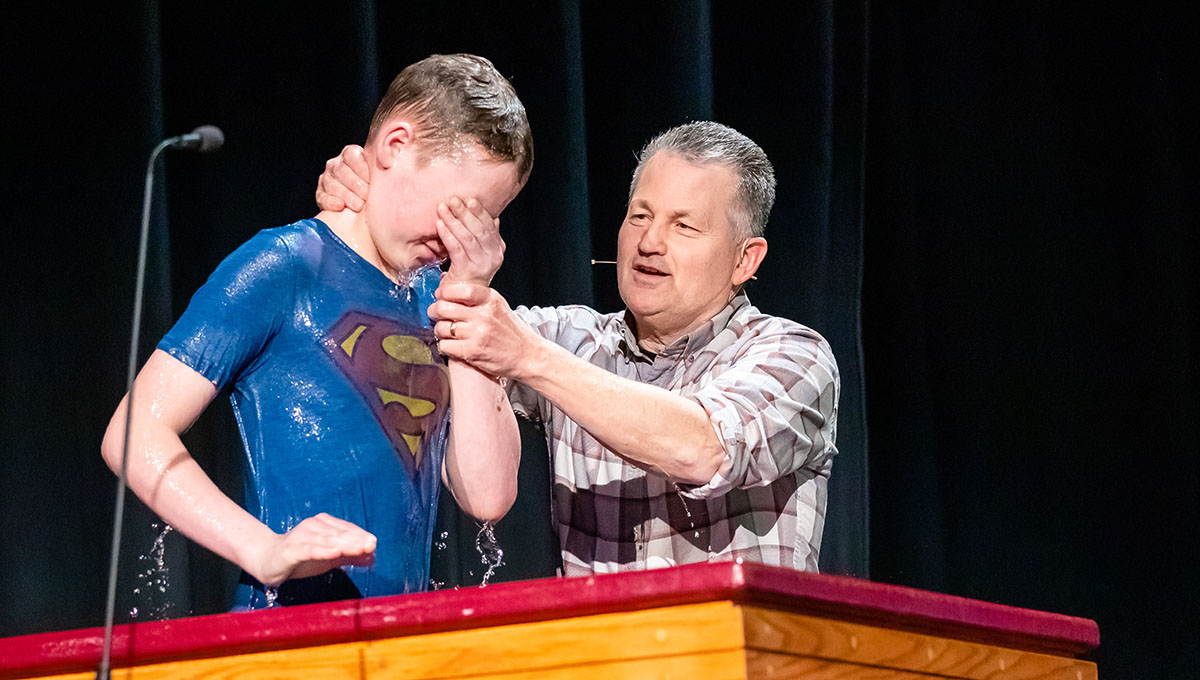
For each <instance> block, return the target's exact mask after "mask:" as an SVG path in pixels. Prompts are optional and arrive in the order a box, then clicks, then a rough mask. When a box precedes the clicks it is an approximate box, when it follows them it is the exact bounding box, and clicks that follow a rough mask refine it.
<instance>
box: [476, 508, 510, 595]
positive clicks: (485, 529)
mask: <svg viewBox="0 0 1200 680" xmlns="http://www.w3.org/2000/svg"><path fill="white" fill-rule="evenodd" d="M495 529H496V528H495V526H493V525H492V523H491V522H484V523H483V526H481V527H480V528H479V533H477V534H475V549H476V550H478V551H479V557H480V561H481V562H483V563H484V564H485V565H487V572H486V573H484V575H483V582H482V583H480V584H479V587H480V588H483V587H485V586H487V584H488V580H489V579H491V578H492V574H493V573H495V571H496V568H497V567H499V566H500V565H502V564H504V550H503V549H502V548H501V547H500V544H499V543H497V542H496V531H495Z"/></svg>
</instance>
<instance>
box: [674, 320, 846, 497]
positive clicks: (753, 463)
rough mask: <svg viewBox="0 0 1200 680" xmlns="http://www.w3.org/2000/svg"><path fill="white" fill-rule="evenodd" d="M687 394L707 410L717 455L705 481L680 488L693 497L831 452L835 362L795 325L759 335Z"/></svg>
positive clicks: (752, 482) (759, 480)
mask: <svg viewBox="0 0 1200 680" xmlns="http://www.w3.org/2000/svg"><path fill="white" fill-rule="evenodd" d="M720 363H721V362H717V364H718V365H715V366H714V367H713V370H712V373H713V377H712V379H711V380H709V381H707V382H702V383H701V385H700V387H699V389H697V390H696V391H694V392H692V393H690V394H687V395H685V396H687V397H688V398H690V399H692V400H694V401H695V402H696V403H698V404H699V405H700V406H701V407H702V408H703V409H704V411H705V412H706V413H707V414H708V418H709V422H710V423H711V424H712V427H713V430H714V431H715V432H716V435H717V438H718V439H719V440H720V442H721V445H722V446H723V447H724V449H725V458H724V460H723V461H722V462H721V466H720V468H719V469H718V471H717V473H716V474H715V475H714V476H713V478H712V479H711V480H709V482H708V483H707V484H703V485H687V486H685V485H680V486H681V488H682V490H683V491H684V492H685V493H686V494H687V495H688V496H692V497H695V498H709V497H714V496H719V495H722V494H724V493H726V492H728V491H730V490H732V489H738V488H750V487H756V486H765V485H767V484H770V483H772V482H774V481H775V480H777V479H780V478H781V477H784V476H785V475H789V474H791V473H793V472H795V471H796V470H798V469H801V468H806V467H807V468H814V469H819V468H821V467H822V466H824V465H826V464H827V463H828V462H829V461H830V459H831V458H832V456H833V455H834V454H836V453H837V448H836V446H835V444H834V442H835V439H836V434H837V405H838V397H839V392H840V383H839V378H838V371H837V363H836V362H835V361H834V358H833V352H832V350H831V349H830V347H829V344H828V343H827V342H826V341H825V340H824V339H823V338H821V337H820V336H819V335H817V334H816V333H814V332H812V331H809V330H808V329H806V328H803V327H800V326H797V327H794V328H789V327H785V328H782V329H778V330H777V331H776V332H771V333H764V334H763V335H761V336H759V337H756V338H754V340H753V342H751V343H748V345H747V347H746V349H745V350H744V351H742V352H741V354H739V355H738V356H737V357H736V359H734V360H733V361H732V362H730V363H728V364H726V365H724V366H720V365H719V364H720Z"/></svg>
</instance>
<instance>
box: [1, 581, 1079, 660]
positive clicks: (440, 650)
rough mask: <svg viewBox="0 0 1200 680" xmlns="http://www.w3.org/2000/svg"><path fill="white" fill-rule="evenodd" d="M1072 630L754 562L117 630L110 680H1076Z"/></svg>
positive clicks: (1059, 621)
mask: <svg viewBox="0 0 1200 680" xmlns="http://www.w3.org/2000/svg"><path fill="white" fill-rule="evenodd" d="M102 642H103V629H102V628H90V629H83V630H72V631H61V632H53V633H39V634H35V635H25V636H20V637H11V638H5V639H0V677H2V678H64V679H65V678H70V679H71V680H85V679H90V678H92V677H93V676H94V674H95V669H96V667H97V665H98V662H99V659H100V653H101V646H102ZM1098 644H1099V631H1098V628H1097V626H1096V624H1095V622H1093V621H1091V620H1088V619H1081V618H1075V617H1071V616H1063V615H1060V614H1053V613H1047V612H1040V611H1032V610H1028V609H1019V608H1016V607H1009V606H1005V605H999V604H992V603H987V602H980V601H976V600H970V599H965V598H961V597H953V596H948V595H940V594H937V593H932V592H927V591H922V590H916V589H912V588H903V587H898V586H889V585H883V584H879V583H873V582H870V581H865V580H862V579H855V578H848V577H839V576H829V575H821V574H806V573H801V572H796V571H792V570H788V569H782V568H778V567H767V566H763V565H759V564H733V563H714V564H696V565H688V566H683V567H673V568H669V569H659V570H653V571H643V572H634V573H627V574H614V575H609V576H597V577H591V578H569V579H542V580H535V581H519V582H512V583H499V584H493V585H490V586H487V587H485V588H470V589H459V590H440V591H434V592H428V593H421V594H417V595H405V596H396V597H383V598H374V599H368V600H356V601H347V602H336V603H328V604H318V605H307V606H302V607H289V608H282V607H281V608H274V609H268V610H264V611H258V612H250V613H236V614H217V615H212V616H197V617H190V618H183V619H175V620H168V621H154V622H146V623H136V624H131V625H126V626H117V627H116V628H115V629H114V633H113V654H112V659H113V668H114V670H113V673H112V676H113V678H118V679H120V680H127V679H128V680H150V679H155V680H157V679H160V678H161V679H166V678H172V679H174V678H239V679H246V680H255V679H259V678H312V679H323V678H370V679H372V680H375V679H382V678H397V679H398V678H495V679H501V678H503V679H505V680H513V679H516V678H539V679H540V678H572V679H590V678H596V679H598V680H599V679H603V680H612V679H617V678H620V679H624V678H714V679H723V678H731V679H732V678H817V679H834V678H838V679H872V680H875V679H880V680H882V679H885V678H887V679H893V678H894V679H897V680H899V679H903V680H917V679H919V678H930V679H932V678H937V679H939V680H944V679H945V678H971V679H979V680H983V679H988V680H994V679H1001V678H1005V679H1013V680H1034V679H1038V680H1044V679H1052V678H1053V679H1059V678H1061V679H1062V680H1088V679H1094V678H1096V677H1097V672H1096V665H1095V664H1094V663H1092V662H1090V661H1088V660H1087V659H1086V655H1087V654H1088V653H1089V652H1091V651H1092V650H1093V649H1095V648H1096V646H1097V645H1098Z"/></svg>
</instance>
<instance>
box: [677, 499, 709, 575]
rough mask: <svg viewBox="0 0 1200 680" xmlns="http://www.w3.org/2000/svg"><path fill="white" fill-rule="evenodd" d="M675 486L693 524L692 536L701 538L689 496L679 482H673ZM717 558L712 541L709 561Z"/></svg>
mask: <svg viewBox="0 0 1200 680" xmlns="http://www.w3.org/2000/svg"><path fill="white" fill-rule="evenodd" d="M672 485H673V486H674V487H675V493H676V494H677V495H678V496H679V502H680V503H683V511H684V512H686V513H687V518H688V524H689V525H691V530H692V536H693V537H695V538H700V531H699V530H698V529H697V528H696V520H695V519H693V518H692V510H691V508H689V507H688V504H687V497H686V496H684V495H683V489H681V488H679V484H677V483H674V482H672ZM715 559H717V554H716V553H715V552H713V549H712V543H711V541H710V542H709V544H708V561H709V562H712V561H713V560H715Z"/></svg>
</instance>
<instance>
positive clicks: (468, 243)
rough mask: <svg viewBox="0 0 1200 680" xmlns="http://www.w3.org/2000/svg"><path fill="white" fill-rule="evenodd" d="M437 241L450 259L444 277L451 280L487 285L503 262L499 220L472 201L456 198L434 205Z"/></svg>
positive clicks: (471, 199)
mask: <svg viewBox="0 0 1200 680" xmlns="http://www.w3.org/2000/svg"><path fill="white" fill-rule="evenodd" d="M437 230H438V238H440V239H441V241H442V245H443V246H445V248H446V252H447V254H448V255H449V256H450V269H449V271H447V272H446V277H447V278H449V279H450V280H452V281H465V282H468V283H477V284H479V285H481V286H488V285H491V282H492V277H493V276H495V274H496V271H497V270H499V269H500V265H501V264H502V263H503V262H504V248H505V245H504V239H502V238H500V219H499V218H495V217H492V216H491V214H490V213H488V211H487V209H486V208H484V207H483V205H481V204H480V203H479V201H477V200H475V199H474V198H470V199H467V200H466V201H463V200H462V199H461V198H459V197H458V196H451V197H450V199H449V200H447V201H446V202H445V203H443V204H441V205H439V206H438V222H437Z"/></svg>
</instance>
